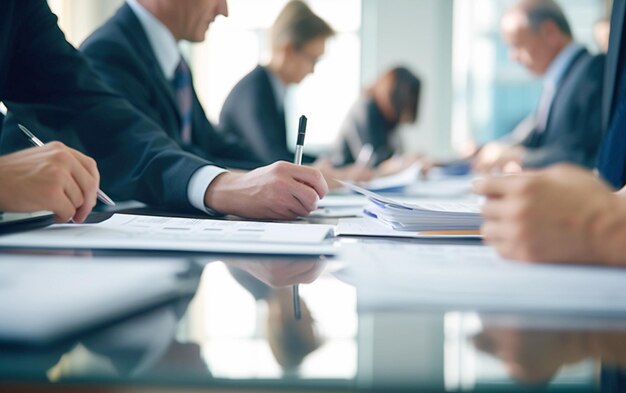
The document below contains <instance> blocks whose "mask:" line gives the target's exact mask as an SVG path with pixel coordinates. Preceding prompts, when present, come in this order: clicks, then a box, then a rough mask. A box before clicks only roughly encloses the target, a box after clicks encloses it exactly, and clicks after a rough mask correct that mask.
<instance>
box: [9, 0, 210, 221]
mask: <svg viewBox="0 0 626 393" xmlns="http://www.w3.org/2000/svg"><path fill="white" fill-rule="evenodd" d="M111 60H112V61H120V62H121V64H122V66H123V65H124V64H127V61H126V60H127V59H111ZM129 66H130V65H129ZM0 100H3V101H4V102H5V104H6V106H7V107H8V109H9V111H10V113H12V116H14V117H15V118H16V119H17V120H18V121H20V122H23V123H24V124H25V125H26V126H28V127H29V128H31V130H33V131H34V132H36V133H37V134H38V135H39V137H40V139H42V140H43V141H44V142H45V141H50V140H61V141H63V142H65V143H67V144H69V145H70V146H72V147H75V148H79V149H81V150H83V151H85V152H86V153H87V154H88V155H90V156H92V157H93V158H94V159H96V161H97V163H98V168H99V170H100V174H101V187H102V189H103V190H104V191H105V192H107V193H109V195H110V196H111V197H113V198H116V199H119V200H127V199H136V200H140V201H142V202H145V203H148V204H154V205H161V206H167V207H170V208H183V209H189V210H191V209H193V208H192V206H191V204H190V203H189V201H188V198H187V185H188V183H189V179H190V178H191V176H192V175H193V173H194V172H195V171H196V170H198V169H199V168H201V167H202V166H205V165H207V164H208V162H207V161H205V160H203V159H201V158H199V157H196V156H194V155H192V154H190V153H187V152H185V151H183V150H182V149H181V148H180V147H179V146H178V145H177V144H176V143H175V142H174V141H173V140H172V139H171V138H170V137H169V136H168V135H167V133H166V132H165V131H163V129H162V128H161V127H159V126H158V125H157V124H155V123H154V122H152V121H151V120H150V119H148V118H147V117H145V116H144V115H142V114H140V113H138V112H137V111H136V110H134V109H133V108H132V107H131V105H130V104H129V103H128V101H126V100H125V99H124V98H122V97H121V96H119V95H118V94H117V93H115V92H113V91H112V90H111V89H109V88H108V87H107V86H106V85H105V84H104V83H103V82H102V81H101V80H100V78H99V77H98V76H97V74H96V73H95V72H94V71H93V69H92V68H91V67H90V66H89V65H88V64H87V62H86V60H85V59H84V58H83V56H81V55H80V54H79V53H78V52H77V51H76V50H75V49H74V48H73V47H72V46H71V45H70V44H68V43H67V41H65V38H64V36H63V33H62V32H61V30H60V29H59V28H58V26H57V19H56V17H55V16H54V15H53V14H52V12H51V11H50V8H49V7H48V4H47V2H46V1H45V0H3V1H2V2H1V3H0ZM8 120H9V119H7V122H6V123H5V125H4V130H3V132H2V140H1V142H0V148H1V149H2V151H4V152H9V151H15V150H18V149H21V148H25V147H28V146H29V145H28V143H27V142H26V138H24V136H23V135H22V134H21V133H20V132H19V130H18V129H17V128H16V127H15V126H14V125H15V124H11V123H10V122H9V121H8Z"/></svg>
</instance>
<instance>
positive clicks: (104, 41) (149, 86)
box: [80, 4, 261, 169]
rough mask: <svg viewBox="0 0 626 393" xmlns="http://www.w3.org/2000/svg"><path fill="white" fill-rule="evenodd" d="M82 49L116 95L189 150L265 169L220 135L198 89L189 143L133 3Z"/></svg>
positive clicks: (171, 91) (225, 163) (217, 160)
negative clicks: (124, 99)
mask: <svg viewBox="0 0 626 393" xmlns="http://www.w3.org/2000/svg"><path fill="white" fill-rule="evenodd" d="M80 50H81V51H82V52H83V53H84V54H85V56H86V57H87V59H88V60H89V62H90V63H91V65H92V66H93V67H94V69H95V70H96V71H97V72H98V73H99V74H100V76H101V77H102V79H103V80H104V81H105V82H106V83H107V84H108V85H109V86H110V87H111V88H113V90H115V91H116V92H118V93H119V94H121V95H122V96H124V98H126V99H127V100H128V101H129V102H130V103H131V104H132V105H133V106H134V107H135V108H136V109H137V110H139V111H140V112H142V113H143V114H144V115H146V116H148V117H149V118H150V119H152V120H153V121H154V122H156V123H157V124H159V125H160V126H161V128H163V130H165V132H166V133H167V134H168V135H169V137H170V138H172V139H173V140H174V141H175V142H176V143H177V144H178V145H180V146H181V147H182V148H183V149H184V150H186V151H188V152H190V153H193V154H196V155H198V156H200V157H203V158H206V159H207V160H211V161H212V162H215V163H216V164H218V165H222V166H227V167H231V168H238V169H252V168H255V167H257V166H260V165H261V162H259V161H256V160H251V159H249V156H248V155H247V151H246V150H244V149H242V148H241V147H240V146H239V145H238V144H237V142H236V141H235V140H228V138H227V137H223V136H222V135H220V134H218V133H217V131H216V130H215V128H214V127H213V125H212V124H211V123H210V122H209V120H208V119H207V117H206V114H205V112H204V110H203V109H202V105H201V104H200V101H199V100H198V97H197V95H196V92H195V90H193V89H192V90H193V101H192V123H191V130H192V136H191V139H192V140H191V143H189V144H185V143H183V141H182V140H181V136H180V130H181V116H180V111H179V109H178V103H177V100H176V95H175V91H174V88H173V87H172V85H171V83H170V81H168V80H167V79H166V78H165V75H164V74H163V71H162V70H161V67H160V66H159V63H158V61H157V58H156V55H155V54H154V52H153V50H152V46H151V45H150V42H149V41H148V37H147V35H146V33H145V31H144V29H143V26H142V25H141V23H140V22H139V19H138V18H137V16H136V15H135V13H134V12H133V11H132V9H131V8H130V7H129V6H128V5H127V4H124V5H123V6H122V7H121V8H120V9H119V10H118V12H117V13H116V14H115V15H114V16H113V17H112V18H111V19H109V20H108V21H107V22H106V23H105V24H104V25H103V26H102V27H100V28H99V29H98V30H96V31H95V32H94V33H93V34H92V35H91V36H90V37H89V38H87V40H86V41H85V42H84V43H83V44H82V45H81V47H80ZM231 139H232V138H231Z"/></svg>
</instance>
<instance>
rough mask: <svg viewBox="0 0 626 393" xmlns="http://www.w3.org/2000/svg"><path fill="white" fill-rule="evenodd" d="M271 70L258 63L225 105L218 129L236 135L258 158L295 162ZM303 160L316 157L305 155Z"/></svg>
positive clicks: (229, 134)
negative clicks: (288, 143) (273, 85)
mask: <svg viewBox="0 0 626 393" xmlns="http://www.w3.org/2000/svg"><path fill="white" fill-rule="evenodd" d="M268 72H269V71H268V70H267V69H266V68H265V67H262V66H258V67H256V68H255V69H254V70H253V71H252V72H250V73H249V74H248V75H246V76H245V77H244V78H243V79H242V80H240V81H239V83H237V84H236V85H235V87H234V88H233V90H232V91H231V92H230V94H229V95H228V97H227V98H226V102H225V103H224V106H223V107H222V112H221V113H220V122H219V129H220V132H222V133H223V134H224V135H226V136H234V137H235V138H236V139H237V140H238V141H239V143H240V144H241V145H242V146H245V148H246V149H247V150H248V151H249V152H250V154H251V155H252V156H253V157H255V158H256V159H257V160H260V161H263V162H266V163H271V162H274V161H279V160H284V161H293V152H292V150H290V149H289V148H288V146H287V125H286V121H285V113H284V112H283V111H280V110H279V109H278V106H277V100H276V95H275V94H274V88H273V87H272V83H271V81H270V76H269V74H268ZM294 147H295V146H294ZM303 161H304V162H311V161H313V158H312V157H310V156H306V157H304V160H303Z"/></svg>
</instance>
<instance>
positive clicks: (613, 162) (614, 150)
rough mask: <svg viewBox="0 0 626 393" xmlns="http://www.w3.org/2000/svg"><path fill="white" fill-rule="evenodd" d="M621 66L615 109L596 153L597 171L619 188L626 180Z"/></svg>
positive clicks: (625, 78)
mask: <svg viewBox="0 0 626 393" xmlns="http://www.w3.org/2000/svg"><path fill="white" fill-rule="evenodd" d="M624 71H625V70H624V69H623V66H622V69H621V72H620V74H621V75H620V77H619V79H618V81H619V82H618V83H619V88H618V90H617V96H616V97H617V101H616V105H615V111H614V112H613V116H612V117H611V121H610V123H609V130H608V131H607V133H606V134H605V136H604V139H603V141H602V147H601V149H600V153H599V155H598V171H599V172H600V175H601V176H602V177H603V178H604V179H605V180H606V181H607V182H609V184H611V185H612V186H613V187H615V188H617V189H620V188H622V187H623V186H624V181H625V180H626V75H624V74H625V73H624Z"/></svg>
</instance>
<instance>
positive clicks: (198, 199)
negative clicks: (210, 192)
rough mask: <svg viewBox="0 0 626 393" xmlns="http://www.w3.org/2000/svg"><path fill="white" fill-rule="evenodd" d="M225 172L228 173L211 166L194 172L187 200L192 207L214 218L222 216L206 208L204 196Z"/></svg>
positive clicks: (188, 186) (188, 188)
mask: <svg viewBox="0 0 626 393" xmlns="http://www.w3.org/2000/svg"><path fill="white" fill-rule="evenodd" d="M224 172H228V171H227V170H226V169H224V168H220V167H217V166H211V165H207V166H203V167H202V168H200V169H198V170H197V171H195V172H194V174H193V175H192V176H191V179H189V185H187V198H188V199H189V203H191V206H193V207H195V208H196V209H198V210H202V211H203V212H205V213H207V214H210V215H213V216H215V215H219V214H220V213H219V212H216V211H215V210H213V209H209V208H208V207H206V205H205V204H204V195H205V194H206V190H207V188H209V186H210V185H211V183H213V180H215V178H216V177H218V176H219V175H221V174H222V173H224Z"/></svg>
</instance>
